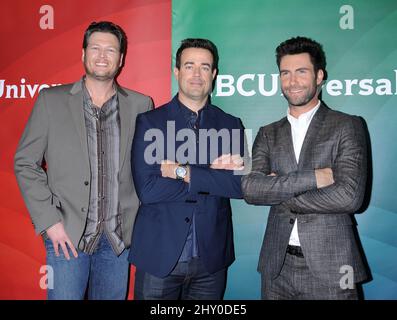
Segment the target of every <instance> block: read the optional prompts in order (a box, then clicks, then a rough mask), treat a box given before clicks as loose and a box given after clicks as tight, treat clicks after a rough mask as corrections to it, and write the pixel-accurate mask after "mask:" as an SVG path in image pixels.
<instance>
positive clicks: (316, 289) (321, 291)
mask: <svg viewBox="0 0 397 320" xmlns="http://www.w3.org/2000/svg"><path fill="white" fill-rule="evenodd" d="M269 278H270V277H267V275H265V274H263V273H262V274H261V279H262V299H264V300H357V299H358V291H357V289H356V288H354V289H342V288H340V287H338V286H335V287H331V286H327V285H325V284H324V283H322V282H321V281H320V280H319V279H318V278H316V277H314V276H313V274H312V273H311V272H310V270H309V267H308V266H307V264H306V260H305V258H303V257H297V256H294V255H291V254H288V253H287V254H286V257H285V261H284V265H283V267H282V269H281V272H280V275H279V276H278V277H277V278H275V279H269Z"/></svg>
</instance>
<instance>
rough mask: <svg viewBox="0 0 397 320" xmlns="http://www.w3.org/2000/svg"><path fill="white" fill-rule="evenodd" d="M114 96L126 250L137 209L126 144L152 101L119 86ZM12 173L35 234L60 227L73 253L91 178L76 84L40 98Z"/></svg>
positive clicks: (79, 89) (80, 94)
mask: <svg viewBox="0 0 397 320" xmlns="http://www.w3.org/2000/svg"><path fill="white" fill-rule="evenodd" d="M117 92H118V100H119V115H120V131H121V132H120V172H119V184H120V186H119V210H120V213H121V219H122V221H121V222H122V235H123V241H124V243H125V245H126V247H129V245H130V241H131V234H132V229H133V224H134V221H135V216H136V213H137V211H138V206H139V200H138V197H137V195H136V192H135V187H134V183H133V180H132V174H131V144H132V139H133V135H134V131H135V119H136V116H137V114H138V113H141V112H145V111H147V110H149V109H151V108H152V100H151V99H150V98H149V97H147V96H144V95H142V94H139V93H137V92H134V91H131V90H128V89H125V88H122V87H120V86H118V87H117ZM43 160H45V162H46V165H47V170H46V171H45V170H43V168H42V166H41V165H42V163H43ZM14 168H15V174H16V177H17V181H18V185H19V188H20V190H21V193H22V196H23V198H24V200H25V204H26V206H27V208H28V210H29V213H30V216H31V218H32V222H33V225H34V227H35V231H36V233H39V234H44V233H45V230H46V229H48V228H49V227H50V226H52V225H54V224H55V223H58V222H60V221H62V222H63V224H64V227H65V230H66V233H67V234H68V235H69V237H70V239H71V241H72V242H73V245H74V246H75V247H76V248H77V247H78V243H79V241H80V238H81V237H82V235H83V233H84V228H85V225H86V219H87V211H88V206H89V197H90V177H91V171H90V165H89V158H88V147H87V133H86V128H85V122H84V111H83V91H82V84H81V81H78V82H76V83H73V84H68V85H62V86H58V87H53V88H50V89H44V90H42V91H41V92H40V94H39V97H38V98H37V101H36V103H35V105H34V108H33V110H32V113H31V115H30V118H29V120H28V123H27V125H26V127H25V131H24V132H23V135H22V138H21V140H20V142H19V145H18V148H17V151H16V154H15V166H14Z"/></svg>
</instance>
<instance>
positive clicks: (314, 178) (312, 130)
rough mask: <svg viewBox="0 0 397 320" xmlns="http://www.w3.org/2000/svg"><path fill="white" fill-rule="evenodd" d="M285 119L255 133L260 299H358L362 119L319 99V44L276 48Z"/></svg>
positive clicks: (245, 183) (249, 191) (250, 187)
mask: <svg viewBox="0 0 397 320" xmlns="http://www.w3.org/2000/svg"><path fill="white" fill-rule="evenodd" d="M276 55H277V64H278V67H279V71H280V81H281V89H282V92H283V94H284V97H285V98H286V99H287V101H288V104H289V108H288V112H287V117H285V118H283V119H281V120H280V121H277V122H274V123H272V124H270V125H267V126H264V127H262V128H261V129H260V130H259V133H258V135H257V137H256V139H255V142H254V146H253V155H252V160H253V162H252V172H251V173H250V174H248V175H247V176H245V177H243V179H242V189H243V194H244V198H245V200H246V201H247V202H248V203H250V204H255V205H271V206H272V207H271V209H270V213H269V217H268V222H267V227H266V232H265V236H264V239H263V244H262V249H261V253H260V258H259V265H258V271H259V272H260V273H261V279H262V298H263V299H357V298H358V297H359V295H358V290H357V283H358V282H362V281H363V280H365V279H366V278H367V276H368V275H367V270H366V267H365V265H364V257H363V256H362V254H361V253H360V248H359V243H358V242H357V240H356V236H355V234H356V227H355V220H354V216H353V214H354V213H355V212H356V211H357V210H358V209H359V208H360V206H361V205H362V202H363V198H364V193H365V187H366V180H367V176H366V174H367V159H366V156H367V146H366V132H365V129H364V124H363V122H362V119H360V118H359V117H356V116H351V115H347V114H344V113H341V112H337V111H333V110H331V109H329V108H328V107H327V106H325V105H324V104H323V103H322V102H321V101H320V100H319V98H318V95H319V93H320V90H321V85H322V83H323V80H325V79H326V68H325V67H326V59H325V54H324V52H323V49H322V46H321V45H320V44H318V43H317V42H315V41H313V40H311V39H308V38H304V37H296V38H291V39H289V40H287V41H285V42H283V43H281V44H280V45H279V46H278V48H277V49H276Z"/></svg>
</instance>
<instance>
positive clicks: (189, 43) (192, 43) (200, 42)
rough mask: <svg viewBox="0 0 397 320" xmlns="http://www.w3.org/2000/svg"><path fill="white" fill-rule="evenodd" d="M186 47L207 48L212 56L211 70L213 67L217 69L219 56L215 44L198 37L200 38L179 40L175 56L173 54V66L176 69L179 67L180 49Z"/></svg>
mask: <svg viewBox="0 0 397 320" xmlns="http://www.w3.org/2000/svg"><path fill="white" fill-rule="evenodd" d="M188 48H200V49H207V50H208V51H209V52H211V54H212V58H213V62H212V70H214V69H216V70H218V62H219V56H218V49H217V48H216V45H215V44H214V43H213V42H212V41H210V40H208V39H200V38H188V39H185V40H182V41H181V45H180V47H179V49H178V51H177V52H176V56H175V67H176V68H177V69H180V67H181V56H182V51H183V50H185V49H188Z"/></svg>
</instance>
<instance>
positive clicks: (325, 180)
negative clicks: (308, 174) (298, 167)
mask: <svg viewBox="0 0 397 320" xmlns="http://www.w3.org/2000/svg"><path fill="white" fill-rule="evenodd" d="M314 173H315V175H316V182H317V188H319V189H320V188H324V187H328V186H329V185H331V184H333V183H334V182H335V181H334V175H333V173H332V169H331V168H323V169H316V170H314Z"/></svg>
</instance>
